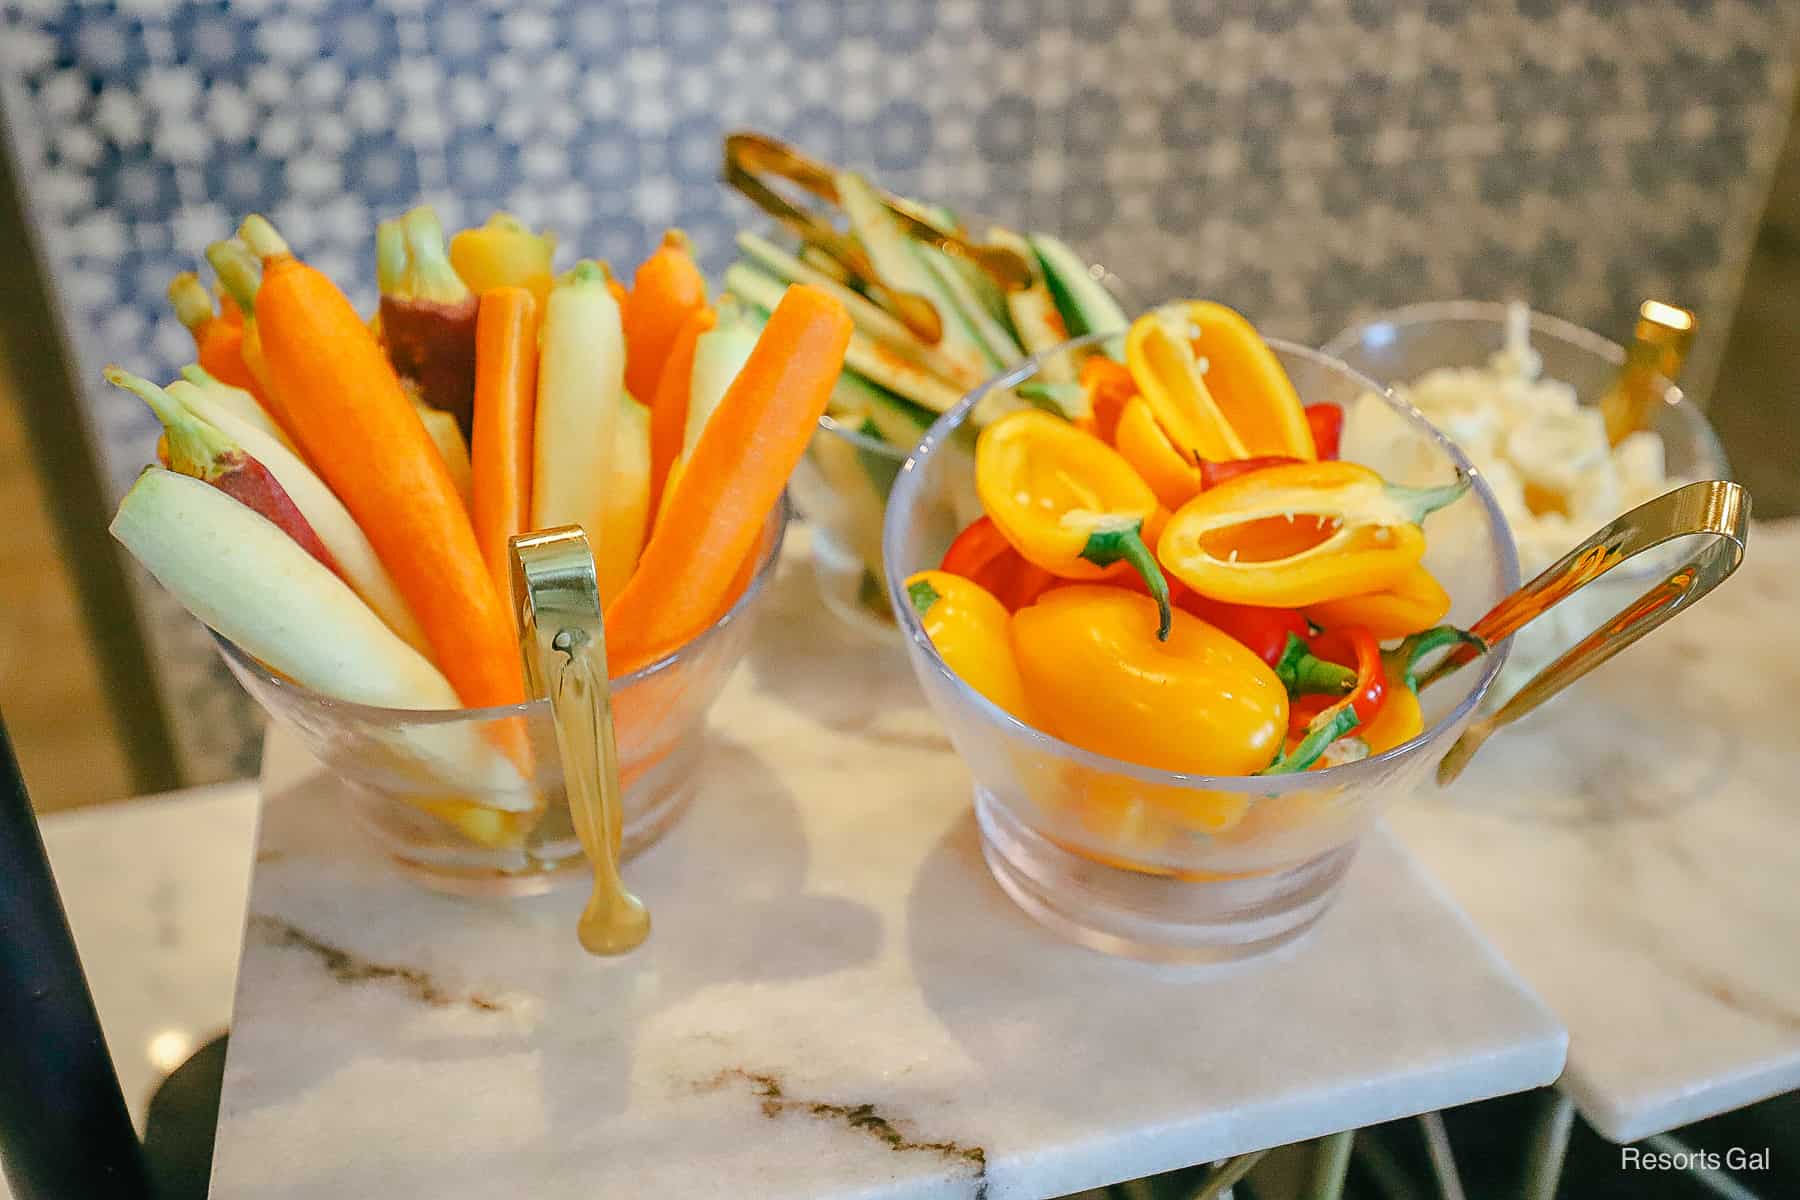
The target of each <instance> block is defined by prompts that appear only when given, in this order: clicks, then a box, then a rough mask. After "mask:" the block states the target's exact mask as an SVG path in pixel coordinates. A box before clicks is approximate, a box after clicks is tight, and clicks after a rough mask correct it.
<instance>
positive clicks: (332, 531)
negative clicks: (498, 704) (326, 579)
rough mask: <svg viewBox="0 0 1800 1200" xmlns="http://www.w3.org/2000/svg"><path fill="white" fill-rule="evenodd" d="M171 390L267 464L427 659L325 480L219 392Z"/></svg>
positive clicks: (381, 570) (365, 593)
mask: <svg viewBox="0 0 1800 1200" xmlns="http://www.w3.org/2000/svg"><path fill="white" fill-rule="evenodd" d="M168 392H169V395H171V396H173V397H174V398H175V399H176V401H177V402H179V403H180V404H181V405H183V406H184V407H185V408H187V409H188V411H190V412H192V413H193V414H194V415H195V416H197V417H199V418H200V419H201V420H203V421H207V422H210V423H211V424H213V425H216V426H218V427H219V429H220V430H221V431H222V432H223V433H224V434H225V435H226V436H227V437H229V438H231V440H233V441H234V442H236V443H237V444H238V445H240V446H242V447H243V448H244V451H245V453H247V454H249V455H250V457H251V458H254V459H255V460H256V461H257V462H259V463H261V464H262V465H263V466H264V467H266V468H267V469H268V472H269V474H271V475H273V476H274V477H275V482H276V483H279V484H280V485H281V488H282V490H283V491H285V492H286V493H287V494H288V498H289V499H290V500H292V501H293V502H294V507H295V508H297V509H299V510H300V515H301V516H303V517H305V518H306V523H307V524H308V525H311V526H312V527H313V532H314V533H316V534H318V535H319V540H320V541H321V542H323V543H325V548H326V549H327V550H329V551H331V557H332V558H333V559H335V560H336V561H337V565H338V569H339V570H340V571H342V572H343V575H344V581H345V582H346V583H348V584H349V585H350V587H351V588H352V590H354V591H355V592H356V594H357V595H358V596H361V597H362V598H363V601H364V602H365V603H366V604H368V606H369V607H370V608H372V609H374V610H375V614H376V615H377V616H379V617H380V618H381V619H382V620H383V621H385V622H386V623H387V626H388V628H389V629H391V630H393V631H394V632H395V633H397V634H399V635H400V637H401V639H402V640H403V641H405V642H406V644H407V645H409V646H411V647H412V648H413V649H414V650H417V651H418V652H419V653H420V654H422V655H424V656H425V658H426V659H427V660H429V659H430V658H431V643H430V642H428V641H426V640H425V631H424V630H423V629H421V628H420V627H419V622H418V619H417V618H416V617H414V616H413V612H412V609H410V608H408V607H407V604H406V600H405V598H404V597H402V596H401V595H400V589H399V588H398V587H396V586H395V585H394V580H393V577H392V576H390V575H389V574H388V572H387V568H386V567H384V566H382V565H381V559H380V558H379V557H378V556H377V555H376V553H375V547H374V546H371V545H370V544H369V539H368V537H367V536H366V535H365V534H364V533H363V531H362V526H360V525H358V524H357V523H356V518H355V517H352V516H351V515H350V510H349V509H347V508H345V507H344V503H343V501H341V500H339V499H338V498H337V496H336V494H334V493H333V492H332V490H331V489H330V488H329V487H327V486H325V481H324V480H323V479H320V478H319V477H318V475H316V474H314V473H313V469H312V468H311V467H309V466H307V465H306V464H305V463H304V462H302V461H301V460H300V458H299V456H298V455H296V454H294V453H292V452H291V451H289V450H288V449H287V447H285V446H283V445H282V444H281V443H279V442H277V441H276V440H275V438H274V437H273V436H272V435H270V434H269V433H268V432H266V431H265V430H263V429H261V428H259V427H258V426H256V425H254V424H252V423H251V422H250V421H248V420H246V419H245V418H244V417H242V416H240V415H239V414H238V413H236V412H233V411H231V410H230V409H228V408H226V407H224V406H223V405H222V404H220V403H219V401H218V398H217V396H216V394H215V393H212V392H209V391H208V390H206V389H205V388H201V387H196V386H195V385H193V384H191V383H187V382H184V381H178V382H176V383H171V384H170V385H169V387H168Z"/></svg>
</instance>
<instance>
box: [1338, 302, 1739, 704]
mask: <svg viewBox="0 0 1800 1200" xmlns="http://www.w3.org/2000/svg"><path fill="white" fill-rule="evenodd" d="M1506 324H1507V306H1506V305H1505V304H1502V303H1497V302H1490V301H1482V300H1450V301H1440V302H1433V303H1428V304H1414V305H1409V306H1407V307H1405V308H1397V309H1394V310H1392V311H1390V312H1385V313H1380V314H1378V315H1376V316H1373V317H1370V318H1369V319H1368V320H1366V321H1362V322H1359V323H1357V324H1355V325H1352V326H1350V327H1349V328H1348V329H1345V330H1344V331H1343V332H1342V333H1339V334H1338V335H1337V336H1336V337H1334V338H1332V339H1331V341H1330V342H1328V343H1326V345H1325V353H1327V354H1330V355H1333V356H1334V357H1337V358H1341V359H1343V361H1344V362H1345V363H1347V364H1348V365H1349V366H1351V367H1352V368H1354V369H1355V370H1358V371H1361V372H1363V373H1364V374H1366V375H1368V376H1370V377H1371V378H1374V379H1377V380H1380V381H1381V382H1383V383H1386V384H1389V385H1405V384H1409V383H1411V382H1412V381H1413V380H1415V379H1417V378H1419V376H1421V375H1423V374H1425V373H1426V372H1427V371H1430V370H1433V369H1435V368H1438V367H1480V366H1485V365H1486V364H1487V362H1488V360H1489V359H1490V358H1491V357H1492V356H1493V355H1494V354H1495V353H1496V352H1498V351H1499V350H1501V349H1502V348H1503V346H1504V345H1505V341H1506ZM1531 347H1532V349H1533V350H1535V351H1536V352H1537V353H1538V354H1539V355H1540V356H1541V357H1542V359H1543V364H1544V367H1543V375H1544V377H1545V378H1547V379H1558V380H1561V381H1562V382H1564V383H1566V384H1568V385H1569V386H1570V387H1571V388H1573V389H1574V391H1575V395H1576V397H1577V398H1578V399H1579V400H1580V402H1581V403H1582V404H1586V405H1597V404H1599V403H1600V401H1601V399H1602V397H1604V396H1605V395H1606V393H1607V391H1608V389H1609V388H1611V386H1612V383H1613V381H1614V379H1616V378H1617V377H1618V373H1619V368H1620V367H1621V366H1622V365H1623V364H1624V362H1625V350H1624V348H1623V347H1621V346H1619V345H1618V344H1617V343H1616V342H1612V341H1609V340H1607V339H1606V338H1603V337H1601V336H1600V335H1599V334H1597V333H1593V332H1590V331H1589V330H1586V329H1583V328H1581V327H1580V326H1579V325H1571V324H1570V323H1569V322H1567V321H1562V320H1558V319H1557V318H1555V317H1552V316H1547V315H1545V314H1543V313H1538V312H1533V313H1532V314H1531ZM1661 393H1662V403H1661V404H1658V405H1657V406H1656V407H1655V409H1654V411H1653V416H1652V420H1651V426H1650V427H1651V429H1652V430H1653V431H1654V432H1655V433H1657V434H1658V435H1659V436H1660V437H1661V438H1662V441H1663V448H1664V454H1665V463H1666V467H1667V472H1668V475H1669V477H1670V482H1669V486H1670V487H1671V488H1673V487H1675V486H1677V485H1679V484H1682V483H1690V482H1693V481H1694V480H1699V479H1730V478H1731V473H1730V472H1731V468H1730V465H1729V464H1728V463H1727V462H1726V460H1725V451H1724V448H1723V447H1721V446H1720V445H1719V439H1718V435H1717V434H1715V433H1714V432H1713V429H1712V426H1711V425H1709V424H1708V423H1707V420H1706V417H1705V415H1704V414H1703V413H1702V412H1701V411H1700V408H1699V406H1698V405H1696V404H1695V403H1694V402H1693V401H1691V400H1689V399H1687V398H1686V397H1685V396H1683V394H1682V391H1681V389H1680V388H1678V387H1676V386H1675V385H1674V384H1672V383H1666V382H1665V383H1663V384H1662V385H1661ZM1614 515H1616V514H1614ZM1592 532H1593V530H1591V529H1585V528H1583V529H1576V530H1574V531H1573V534H1574V536H1573V537H1571V538H1570V540H1569V544H1568V546H1564V547H1561V549H1562V550H1567V549H1570V548H1572V547H1573V546H1574V545H1575V544H1576V543H1577V542H1579V541H1580V540H1581V539H1582V538H1583V537H1586V536H1587V535H1588V534H1589V533H1592ZM1686 550H1687V548H1686V547H1684V546H1682V545H1681V544H1680V543H1675V544H1671V545H1669V546H1667V547H1664V548H1662V549H1661V550H1659V551H1653V552H1650V553H1647V554H1643V555H1640V556H1639V557H1637V558H1635V559H1633V560H1632V561H1631V562H1630V563H1628V564H1626V565H1624V566H1621V567H1619V568H1617V569H1616V570H1613V571H1611V572H1609V573H1608V574H1607V575H1605V576H1604V577H1603V578H1601V579H1600V580H1598V581H1596V582H1594V583H1592V584H1589V585H1588V586H1587V587H1585V588H1582V589H1581V590H1580V591H1579V592H1577V593H1575V594H1574V595H1573V596H1571V597H1569V598H1568V599H1567V600H1564V601H1563V602H1562V603H1561V604H1558V605H1557V606H1556V607H1555V608H1553V609H1551V610H1550V611H1549V612H1547V613H1546V614H1544V615H1543V616H1542V617H1540V618H1538V619H1537V620H1536V621H1533V622H1532V623H1531V624H1530V625H1528V626H1526V627H1525V628H1524V629H1522V630H1520V631H1519V632H1518V634H1516V635H1515V636H1514V638H1513V647H1512V654H1511V656H1510V658H1509V659H1508V661H1507V667H1506V671H1505V673H1504V674H1503V675H1502V676H1501V677H1500V679H1499V681H1498V686H1496V687H1495V689H1494V692H1493V700H1494V702H1495V703H1498V702H1500V701H1502V700H1504V699H1505V698H1506V697H1507V696H1509V695H1511V694H1512V693H1513V692H1514V691H1516V690H1517V689H1518V688H1519V686H1520V685H1522V684H1523V683H1525V682H1526V681H1527V680H1529V679H1530V677H1531V676H1533V675H1535V674H1536V673H1537V672H1538V671H1540V670H1541V669H1543V668H1544V667H1546V666H1548V665H1549V664H1550V663H1551V662H1553V661H1555V659H1556V658H1557V657H1558V656H1559V655H1561V654H1562V653H1563V652H1564V651H1566V650H1568V649H1569V648H1570V647H1572V646H1574V645H1575V643H1576V642H1578V641H1580V640H1581V639H1582V638H1583V637H1585V636H1587V635H1588V634H1589V633H1591V632H1593V631H1594V630H1595V629H1597V628H1598V627H1599V626H1600V625H1601V624H1602V623H1603V622H1605V621H1606V620H1607V618H1609V617H1611V616H1612V615H1613V614H1615V613H1617V612H1618V611H1619V610H1621V609H1623V608H1624V607H1625V606H1626V605H1627V604H1629V603H1631V602H1632V601H1633V600H1636V599H1637V598H1638V597H1639V596H1641V595H1642V594H1643V593H1644V591H1645V589H1646V588H1647V587H1649V585H1650V584H1651V582H1652V581H1653V580H1655V579H1659V578H1661V577H1663V576H1665V575H1667V574H1668V572H1669V571H1671V570H1673V569H1674V568H1675V567H1676V566H1678V565H1679V564H1680V563H1681V561H1682V555H1683V554H1684V553H1685V552H1686ZM1548 565H1549V563H1548V562H1541V563H1532V562H1526V563H1525V564H1524V567H1525V570H1526V572H1527V573H1528V576H1529V575H1534V574H1536V571H1537V570H1538V569H1541V568H1542V567H1545V566H1548Z"/></svg>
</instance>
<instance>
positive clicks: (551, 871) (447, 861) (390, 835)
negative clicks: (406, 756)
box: [351, 764, 697, 897]
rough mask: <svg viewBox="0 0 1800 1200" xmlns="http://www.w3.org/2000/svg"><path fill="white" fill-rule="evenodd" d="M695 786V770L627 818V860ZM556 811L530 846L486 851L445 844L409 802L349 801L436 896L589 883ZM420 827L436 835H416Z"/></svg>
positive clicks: (527, 892)
mask: <svg viewBox="0 0 1800 1200" xmlns="http://www.w3.org/2000/svg"><path fill="white" fill-rule="evenodd" d="M696 782H697V777H696V773H695V772H694V771H693V770H692V769H691V764H690V765H689V766H688V767H687V768H686V769H683V770H681V771H679V772H678V773H677V778H676V779H674V780H672V781H670V783H669V785H668V786H667V787H666V788H665V789H661V790H659V791H658V793H657V794H656V799H655V801H654V802H653V803H652V804H651V805H650V807H648V808H646V809H643V810H641V811H637V812H632V813H629V814H628V815H627V820H626V823H625V829H624V832H623V835H622V837H621V839H620V851H621V853H620V857H621V859H622V860H624V861H629V860H630V859H632V858H634V857H636V856H637V855H638V854H639V853H641V852H642V851H644V850H647V849H649V848H650V847H651V846H653V845H655V844H656V842H657V841H659V840H660V839H661V838H662V836H663V834H665V833H667V832H668V831H669V829H670V828H671V827H672V826H673V825H674V824H675V822H676V821H678V820H680V819H681V816H682V814H683V813H685V812H686V811H687V808H688V805H689V804H690V803H692V802H693V798H694V791H695V783H696ZM366 794H367V793H365V795H366ZM558 805H559V807H558V808H557V809H556V810H555V811H552V812H547V813H545V814H544V816H543V818H542V819H541V820H540V822H539V828H538V830H536V831H534V832H533V834H532V835H531V836H530V837H529V838H528V839H527V844H526V845H525V846H523V847H518V848H510V849H483V848H480V847H475V846H472V845H470V844H468V843H467V842H464V841H462V840H461V839H457V840H456V841H455V842H454V843H450V842H447V841H446V839H444V838H442V837H441V836H439V835H438V831H437V822H436V821H435V820H434V819H433V818H431V817H429V816H427V815H426V814H424V813H422V812H419V811H418V810H417V809H415V808H413V807H412V806H411V805H409V804H407V803H406V802H404V801H401V800H395V799H386V800H385V801H384V802H381V803H375V804H371V803H368V802H366V801H364V800H360V799H359V800H352V801H351V808H352V811H353V812H354V813H355V814H356V817H357V820H358V823H359V824H361V825H362V826H363V829H364V831H365V832H366V833H367V834H368V835H369V836H370V837H371V838H373V839H374V841H375V843H376V845H377V846H378V847H379V848H380V849H381V852H382V854H383V855H384V856H385V857H386V858H387V860H388V861H389V862H390V863H392V864H393V865H394V867H395V868H396V869H397V870H398V871H399V872H400V873H401V874H403V875H405V876H406V877H407V878H408V879H410V880H412V881H413V882H414V883H416V884H419V885H420V886H421V887H426V888H429V889H431V890H432V891H434V892H443V893H445V894H447V895H452V896H473V897H513V896H538V895H542V894H543V893H545V892H548V891H550V890H551V889H552V888H557V887H563V886H567V885H572V884H580V883H583V882H585V881H586V880H587V879H588V867H587V858H586V856H585V855H583V854H582V852H581V843H580V841H579V840H578V839H577V838H576V837H575V835H574V831H573V830H572V829H571V828H570V825H569V817H568V810H567V809H566V808H565V807H561V802H560V800H559V801H558ZM421 822H424V823H426V824H425V826H424V827H425V828H428V829H431V830H432V833H433V836H429V837H419V836H417V832H418V830H419V829H420V828H421Z"/></svg>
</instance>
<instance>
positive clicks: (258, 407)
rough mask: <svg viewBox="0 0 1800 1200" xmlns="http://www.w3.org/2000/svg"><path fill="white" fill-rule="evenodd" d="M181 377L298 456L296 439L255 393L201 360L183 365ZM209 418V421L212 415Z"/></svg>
mask: <svg viewBox="0 0 1800 1200" xmlns="http://www.w3.org/2000/svg"><path fill="white" fill-rule="evenodd" d="M181 377H182V378H183V379H184V380H186V381H187V382H188V383H191V384H193V385H194V386H195V387H196V388H198V389H200V391H201V392H203V393H204V394H205V395H206V397H207V399H209V400H211V401H212V402H213V403H214V404H216V405H218V406H219V407H221V408H224V409H227V410H229V411H231V412H234V413H236V414H237V415H238V416H240V417H242V418H243V419H244V420H246V421H248V422H250V423H251V424H252V425H255V426H256V427H257V428H258V429H260V430H262V431H263V432H264V433H266V434H268V435H269V436H270V437H272V438H274V439H275V440H276V441H278V442H280V443H281V444H282V445H283V446H286V447H287V449H288V451H289V453H291V454H293V455H295V456H296V457H298V456H299V454H300V448H299V447H298V446H296V445H294V440H293V439H292V438H290V437H288V435H287V431H286V430H285V429H283V428H282V427H281V426H280V425H277V424H276V423H275V418H274V417H271V416H270V415H269V411H268V409H266V408H264V407H263V406H262V404H261V403H259V402H258V401H257V399H256V397H255V396H252V395H251V394H250V393H249V392H246V391H245V390H244V389H243V388H240V387H232V386H231V385H230V384H229V383H225V382H224V381H222V380H221V379H219V378H218V376H216V375H214V374H212V373H211V372H210V371H208V370H207V369H206V368H205V367H203V366H201V365H199V364H198V363H189V364H188V365H187V366H185V367H183V368H181ZM208 419H209V420H210V418H208ZM213 424H215V425H217V424H218V422H217V421H214V422H213ZM265 465H266V464H265Z"/></svg>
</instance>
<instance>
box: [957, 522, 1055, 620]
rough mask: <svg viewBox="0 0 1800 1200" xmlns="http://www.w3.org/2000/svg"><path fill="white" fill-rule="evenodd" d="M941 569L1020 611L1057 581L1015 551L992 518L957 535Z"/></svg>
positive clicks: (1015, 610)
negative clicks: (983, 589)
mask: <svg viewBox="0 0 1800 1200" xmlns="http://www.w3.org/2000/svg"><path fill="white" fill-rule="evenodd" d="M938 570H940V571H948V572H949V573H950V574H952V575H961V576H962V577H963V578H964V579H968V580H971V581H973V582H975V583H977V584H980V585H981V586H982V587H983V588H985V589H987V591H989V592H991V593H992V594H993V596H994V598H995V599H996V600H998V601H1000V603H1001V604H1002V605H1004V606H1005V607H1006V610H1007V611H1008V612H1017V611H1018V610H1019V609H1021V608H1023V607H1024V606H1025V605H1027V604H1030V603H1031V602H1032V601H1033V600H1036V599H1037V598H1038V596H1040V595H1042V594H1043V592H1044V590H1045V589H1046V588H1048V587H1049V586H1050V585H1051V584H1053V583H1055V582H1056V576H1054V575H1052V574H1051V573H1050V572H1048V571H1046V570H1044V569H1043V568H1042V567H1039V566H1036V565H1035V564H1033V563H1030V562H1027V561H1026V560H1025V557H1024V555H1022V554H1020V553H1019V552H1018V551H1017V550H1015V549H1013V547H1012V543H1011V542H1009V541H1007V540H1006V535H1005V534H1003V533H1001V532H1000V527H999V526H998V525H995V524H994V522H993V521H992V519H990V518H988V517H985V516H984V517H981V518H980V519H978V520H975V521H972V522H970V523H969V526H968V528H966V529H964V530H963V531H962V532H961V533H959V534H957V535H956V540H955V541H953V542H951V543H950V549H948V550H946V551H945V552H944V561H943V562H941V563H939V564H938Z"/></svg>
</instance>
